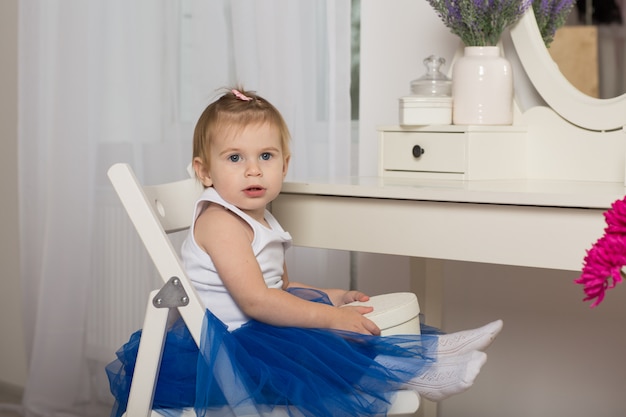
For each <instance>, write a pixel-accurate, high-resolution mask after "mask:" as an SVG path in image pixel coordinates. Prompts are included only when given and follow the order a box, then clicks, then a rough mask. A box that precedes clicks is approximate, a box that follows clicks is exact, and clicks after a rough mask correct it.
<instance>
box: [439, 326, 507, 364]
mask: <svg viewBox="0 0 626 417" xmlns="http://www.w3.org/2000/svg"><path fill="white" fill-rule="evenodd" d="M500 330H502V320H496V321H492V322H491V323H489V324H486V325H484V326H483V327H479V328H477V329H471V330H463V331H461V332H456V333H450V334H444V335H441V336H439V339H438V343H437V355H438V356H439V357H445V356H452V355H461V354H463V353H467V352H470V351H473V350H485V349H486V348H487V347H488V346H489V345H490V344H491V342H493V340H494V339H495V338H496V336H497V335H498V333H500Z"/></svg>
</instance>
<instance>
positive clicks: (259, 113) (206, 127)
mask: <svg viewBox="0 0 626 417" xmlns="http://www.w3.org/2000/svg"><path fill="white" fill-rule="evenodd" d="M265 123H269V124H270V125H271V126H274V127H276V128H278V132H279V134H280V143H281V146H282V152H283V158H284V159H287V158H288V157H289V156H290V153H291V151H290V149H289V140H290V137H291V135H290V134H289V128H288V127H287V124H286V123H285V120H284V119H283V116H282V115H281V114H280V112H279V111H278V110H277V109H276V107H274V106H273V105H272V104H271V103H270V102H269V101H267V100H265V99H264V98H263V97H261V96H259V95H257V94H256V93H255V92H253V91H245V90H243V89H241V88H236V89H229V90H228V91H227V92H226V93H225V94H223V95H222V96H221V97H220V98H219V99H217V100H216V101H214V102H213V103H211V104H209V106H208V107H207V108H206V109H205V110H204V112H202V114H201V115H200V118H199V119H198V122H197V123H196V127H195V130H194V133H193V158H200V159H201V160H202V162H203V164H205V166H206V167H207V168H208V167H209V161H210V158H209V157H210V146H209V145H210V144H211V141H212V140H213V138H215V137H216V135H219V134H225V132H228V131H231V132H236V131H237V130H239V129H243V128H245V127H246V126H249V125H251V124H265Z"/></svg>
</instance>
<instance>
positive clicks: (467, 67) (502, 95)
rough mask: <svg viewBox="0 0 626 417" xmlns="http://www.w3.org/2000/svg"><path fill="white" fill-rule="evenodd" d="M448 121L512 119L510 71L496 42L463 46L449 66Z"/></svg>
mask: <svg viewBox="0 0 626 417" xmlns="http://www.w3.org/2000/svg"><path fill="white" fill-rule="evenodd" d="M452 122H453V123H454V124H457V125H510V124H512V123H513V73H512V71H511V64H510V62H509V61H508V60H507V59H506V58H504V57H502V56H500V48H499V47H497V46H467V47H465V51H464V55H463V56H462V57H460V58H459V59H457V60H456V62H455V63H454V67H453V68H452Z"/></svg>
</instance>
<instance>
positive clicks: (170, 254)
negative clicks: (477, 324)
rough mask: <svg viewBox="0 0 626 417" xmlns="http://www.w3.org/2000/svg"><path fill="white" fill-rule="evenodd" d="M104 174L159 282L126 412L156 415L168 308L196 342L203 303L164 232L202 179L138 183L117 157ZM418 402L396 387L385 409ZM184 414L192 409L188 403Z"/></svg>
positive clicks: (185, 212)
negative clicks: (148, 256) (185, 326)
mask: <svg viewBox="0 0 626 417" xmlns="http://www.w3.org/2000/svg"><path fill="white" fill-rule="evenodd" d="M108 176H109V179H110V181H111V183H112V184H113V188H114V189H115V191H116V192H117V194H118V196H119V198H120V200H121V201H122V204H123V206H124V208H125V210H126V212H127V213H128V215H129V217H130V219H131V221H132V223H133V225H134V226H135V229H136V230H137V233H138V234H139V236H140V238H141V240H142V242H143V244H144V245H145V247H146V249H147V251H148V253H149V255H150V257H151V258H152V261H153V262H154V264H155V266H156V268H157V270H158V273H159V275H160V276H161V277H162V279H163V283H164V284H163V286H162V287H161V288H160V289H158V290H155V291H152V292H151V293H150V296H149V301H148V306H147V310H146V316H145V320H144V324H143V329H142V336H141V341H140V344H139V351H138V353H137V362H136V365H135V370H134V374H133V380H132V384H131V389H130V396H129V400H128V407H127V410H126V416H130V417H146V416H160V414H158V413H157V412H156V411H154V410H152V400H153V396H154V390H155V386H156V378H157V375H158V369H159V366H160V360H161V354H162V351H163V345H164V339H165V334H166V328H167V322H168V316H169V313H170V311H171V310H172V309H177V310H178V312H179V313H180V315H181V317H182V318H183V320H184V321H185V324H186V325H187V327H188V329H189V331H190V333H191V335H192V337H193V339H194V340H195V342H196V344H197V345H198V346H199V345H200V332H201V328H202V321H203V317H204V312H205V308H204V306H203V305H202V302H201V301H200V299H199V298H198V296H197V294H196V291H195V289H194V287H193V286H192V284H191V282H190V280H189V279H188V278H187V276H186V274H185V270H184V268H183V266H182V264H181V261H180V259H179V256H178V252H177V251H176V249H175V248H174V247H173V245H172V243H171V242H170V239H169V238H168V236H167V234H169V233H173V232H177V231H181V230H185V229H188V228H189V227H190V225H191V220H192V213H193V207H194V205H195V203H196V200H197V198H198V197H199V195H200V193H201V192H202V185H201V184H200V183H199V182H198V181H197V180H196V179H195V178H188V179H185V180H181V181H176V182H171V183H165V184H160V185H153V186H142V185H141V184H140V183H139V181H138V180H137V177H136V176H135V174H134V172H133V170H132V169H131V167H130V166H129V165H128V164H122V163H119V164H115V165H113V166H112V167H111V168H110V169H109V171H108ZM419 404H420V398H419V396H418V395H417V394H416V393H415V392H413V391H409V390H403V391H398V392H397V393H396V394H395V396H394V397H393V400H392V404H391V406H390V408H389V411H388V415H412V414H414V413H415V412H416V411H417V409H418V408H419ZM184 415H195V413H194V412H193V409H189V410H185V414H184ZM274 415H286V414H285V410H284V409H282V410H281V409H277V410H275V412H273V413H272V416H274Z"/></svg>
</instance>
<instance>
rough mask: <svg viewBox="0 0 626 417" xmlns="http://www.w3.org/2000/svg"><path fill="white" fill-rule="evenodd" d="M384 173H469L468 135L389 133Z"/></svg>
mask: <svg viewBox="0 0 626 417" xmlns="http://www.w3.org/2000/svg"><path fill="white" fill-rule="evenodd" d="M382 165H383V166H382V168H383V170H384V171H408V172H449V173H463V172H465V135H464V134H463V133H457V132H452V133H450V132H443V133H439V132H419V133H417V132H385V133H384V135H383V138H382Z"/></svg>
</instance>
